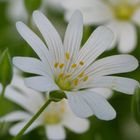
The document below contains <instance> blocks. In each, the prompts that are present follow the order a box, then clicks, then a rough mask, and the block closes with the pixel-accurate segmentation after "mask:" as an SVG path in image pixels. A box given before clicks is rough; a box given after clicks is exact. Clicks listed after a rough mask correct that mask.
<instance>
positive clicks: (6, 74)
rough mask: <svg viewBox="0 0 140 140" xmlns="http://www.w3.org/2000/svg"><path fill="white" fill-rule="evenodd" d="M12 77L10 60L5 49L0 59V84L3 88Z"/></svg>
mask: <svg viewBox="0 0 140 140" xmlns="http://www.w3.org/2000/svg"><path fill="white" fill-rule="evenodd" d="M12 75H13V69H12V63H11V58H10V55H9V52H8V49H6V50H5V51H4V52H3V53H2V55H1V57H0V83H2V85H3V87H6V86H7V85H9V84H10V82H11V80H12Z"/></svg>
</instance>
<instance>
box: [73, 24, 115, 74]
mask: <svg viewBox="0 0 140 140" xmlns="http://www.w3.org/2000/svg"><path fill="white" fill-rule="evenodd" d="M112 40H113V33H112V31H111V30H110V29H109V28H107V27H104V26H100V27H98V28H97V29H96V30H95V31H94V32H93V33H92V34H91V36H90V38H89V39H88V40H87V42H86V43H85V45H84V46H83V47H82V49H81V50H80V52H79V55H78V56H77V59H76V62H75V63H76V64H79V62H80V61H83V62H84V65H83V66H82V67H80V66H79V69H77V70H76V71H75V75H76V76H77V74H79V73H80V71H82V70H84V69H85V68H87V67H88V66H89V65H90V64H91V63H92V62H93V61H95V59H96V58H97V57H98V56H99V55H101V54H102V53H103V52H104V51H105V50H106V49H107V48H108V46H109V45H111V43H112Z"/></svg>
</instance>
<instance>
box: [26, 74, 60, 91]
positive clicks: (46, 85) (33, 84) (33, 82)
mask: <svg viewBox="0 0 140 140" xmlns="http://www.w3.org/2000/svg"><path fill="white" fill-rule="evenodd" d="M25 84H26V85H27V86H28V87H29V88H32V89H35V90H37V91H41V92H46V91H52V90H58V89H59V88H58V86H57V85H56V84H55V83H54V81H53V80H52V79H50V78H49V77H47V76H35V77H30V78H26V79H25Z"/></svg>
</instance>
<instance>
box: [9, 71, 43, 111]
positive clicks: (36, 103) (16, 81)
mask: <svg viewBox="0 0 140 140" xmlns="http://www.w3.org/2000/svg"><path fill="white" fill-rule="evenodd" d="M10 87H11V88H13V91H14V90H15V91H16V89H14V88H18V90H19V91H18V92H17V94H19V95H20V94H22V95H24V98H26V101H29V103H30V104H31V105H30V106H33V107H35V108H37V110H38V108H39V107H40V106H41V105H42V103H43V102H44V97H43V95H42V94H39V93H38V92H36V91H34V90H32V89H30V88H28V87H27V86H25V83H24V79H23V77H21V76H19V75H18V74H16V73H15V74H14V77H13V79H12V82H11V85H10ZM7 96H8V94H7ZM15 96H16V95H15ZM32 110H33V108H32ZM34 112H36V111H34Z"/></svg>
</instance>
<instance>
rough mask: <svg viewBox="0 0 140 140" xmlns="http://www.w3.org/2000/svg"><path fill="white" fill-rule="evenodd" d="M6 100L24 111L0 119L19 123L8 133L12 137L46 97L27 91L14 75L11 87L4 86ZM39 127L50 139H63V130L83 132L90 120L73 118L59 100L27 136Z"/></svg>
mask: <svg viewBox="0 0 140 140" xmlns="http://www.w3.org/2000/svg"><path fill="white" fill-rule="evenodd" d="M5 97H6V98H7V99H9V100H11V101H12V102H14V103H16V104H17V105H19V106H20V107H22V108H23V109H24V110H22V111H21V110H16V111H13V112H11V113H9V114H7V115H5V116H3V117H1V118H0V121H2V122H3V121H4V122H18V123H16V124H14V125H13V126H12V127H11V128H10V134H11V135H14V136H15V135H17V133H18V132H19V131H20V130H21V129H22V128H23V127H24V126H25V124H26V123H27V122H28V121H29V119H30V118H31V117H32V116H33V115H34V114H35V113H36V112H37V111H38V110H39V109H40V107H41V106H42V105H43V103H44V102H45V100H47V97H45V96H43V95H42V94H41V93H39V92H36V91H34V90H31V89H29V88H27V87H26V86H25V85H24V81H23V77H21V76H19V75H18V74H15V75H14V78H13V81H12V83H11V85H10V86H8V87H7V89H6V93H5ZM38 126H43V127H44V128H45V133H46V137H48V138H49V139H50V140H63V139H65V137H66V132H65V130H64V127H67V128H69V129H70V130H71V131H73V132H75V133H83V132H85V131H87V130H88V128H89V121H88V120H87V119H81V118H78V117H76V116H75V115H74V114H73V112H72V111H71V109H70V108H69V106H68V103H67V101H66V100H62V101H60V102H57V103H55V102H52V103H51V104H50V105H49V106H48V107H47V108H46V109H45V110H44V112H43V113H42V114H41V115H40V117H39V118H38V119H37V120H36V121H35V122H34V123H33V124H32V125H31V126H30V128H29V129H28V130H27V131H26V133H28V132H30V131H31V130H33V129H35V128H36V127H38Z"/></svg>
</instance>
